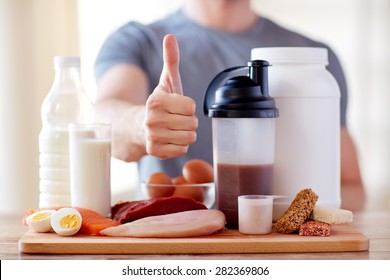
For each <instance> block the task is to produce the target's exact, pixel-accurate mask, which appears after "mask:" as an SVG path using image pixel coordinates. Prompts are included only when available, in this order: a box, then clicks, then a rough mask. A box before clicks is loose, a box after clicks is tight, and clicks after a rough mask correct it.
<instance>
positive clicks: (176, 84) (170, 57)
mask: <svg viewBox="0 0 390 280" xmlns="http://www.w3.org/2000/svg"><path fill="white" fill-rule="evenodd" d="M163 59H164V67H163V70H162V73H161V76H160V86H162V88H163V89H164V90H166V91H168V92H171V93H178V94H183V89H182V86H181V79H180V72H179V62H180V53H179V45H178V43H177V40H176V37H175V36H174V35H172V34H168V35H166V36H165V37H164V42H163Z"/></svg>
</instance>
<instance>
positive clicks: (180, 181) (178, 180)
mask: <svg viewBox="0 0 390 280" xmlns="http://www.w3.org/2000/svg"><path fill="white" fill-rule="evenodd" d="M172 183H173V184H174V185H183V184H187V181H186V179H185V178H184V176H177V177H175V178H173V179H172Z"/></svg>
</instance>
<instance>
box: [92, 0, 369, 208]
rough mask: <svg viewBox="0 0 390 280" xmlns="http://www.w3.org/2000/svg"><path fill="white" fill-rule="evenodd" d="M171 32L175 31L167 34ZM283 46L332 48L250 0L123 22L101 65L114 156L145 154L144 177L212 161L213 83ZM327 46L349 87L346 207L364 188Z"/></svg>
mask: <svg viewBox="0 0 390 280" xmlns="http://www.w3.org/2000/svg"><path fill="white" fill-rule="evenodd" d="M169 33H172V34H174V35H175V36H172V35H168V36H166V37H165V35H166V34H169ZM164 37H165V39H164ZM176 38H177V40H178V41H179V43H180V55H181V63H180V72H179V47H178V44H177V41H176ZM163 39H164V43H163V53H162V49H161V42H162V41H163ZM277 46H279V47H280V46H290V47H293V46H308V47H327V46H326V45H324V44H322V43H319V42H315V41H313V40H310V39H309V38H306V37H304V36H302V35H300V34H297V33H294V32H291V31H289V30H287V29H285V28H282V27H280V26H278V25H277V24H275V23H273V22H272V21H270V20H268V19H265V18H263V17H259V16H258V15H256V14H255V13H254V12H253V11H252V10H251V7H250V1H249V0H213V1H207V0H184V1H183V6H182V10H180V11H178V12H177V13H175V14H173V15H171V16H169V17H168V18H166V19H163V20H160V21H157V22H155V23H152V24H150V25H148V26H144V25H141V24H138V23H134V22H132V23H128V24H127V25H125V26H123V27H122V28H120V29H119V30H118V31H117V32H115V33H114V34H112V35H111V36H110V37H109V38H108V39H107V41H106V42H105V43H104V45H103V46H102V49H101V51H100V53H99V55H98V58H97V61H96V65H95V74H96V78H97V83H98V95H97V100H96V109H97V112H98V117H99V118H101V120H104V121H109V122H111V123H112V130H113V156H115V157H117V158H119V159H122V160H124V161H139V162H138V163H139V171H140V179H141V180H145V179H146V178H147V177H148V176H149V175H150V174H152V173H154V172H158V171H164V172H166V173H168V174H169V175H170V176H172V177H174V176H177V175H178V173H179V172H180V170H181V167H182V166H183V164H184V163H185V162H186V161H187V160H188V159H190V158H201V159H204V160H207V161H209V162H212V143H211V121H210V119H208V118H206V117H204V116H203V112H202V104H203V97H204V93H205V91H206V88H207V86H208V84H209V82H210V81H211V80H212V78H213V77H214V76H215V75H216V74H217V73H219V72H220V71H222V70H224V69H226V68H229V67H232V66H238V65H245V64H246V62H247V61H249V60H250V50H251V49H252V48H255V47H277ZM327 48H328V47H327ZM328 51H329V62H330V63H329V67H328V70H329V71H330V72H331V73H332V74H333V75H334V76H335V78H336V80H337V81H338V83H339V86H340V89H341V93H342V98H341V104H342V106H341V116H342V118H341V126H342V130H341V154H342V160H341V180H342V185H343V188H342V198H343V202H344V201H348V200H347V198H349V197H354V198H353V200H354V201H353V203H351V205H346V206H347V207H348V208H350V209H352V208H355V209H359V208H361V207H362V205H363V200H364V192H363V187H362V183H361V178H360V172H359V168H358V163H357V158H356V153H355V149H354V145H353V142H352V140H351V137H350V135H349V134H348V131H347V129H346V126H345V122H346V120H345V116H346V114H345V111H346V94H347V90H346V84H345V78H344V75H343V72H342V69H341V66H340V63H339V61H338V59H337V57H336V56H335V54H334V53H333V51H332V50H331V49H329V48H328ZM162 57H163V59H161V58H162ZM161 69H163V70H162V73H161ZM183 89H184V92H183ZM344 185H345V186H348V187H345V188H344ZM351 193H353V194H354V195H351ZM344 197H346V198H345V199H344ZM357 198H358V199H357Z"/></svg>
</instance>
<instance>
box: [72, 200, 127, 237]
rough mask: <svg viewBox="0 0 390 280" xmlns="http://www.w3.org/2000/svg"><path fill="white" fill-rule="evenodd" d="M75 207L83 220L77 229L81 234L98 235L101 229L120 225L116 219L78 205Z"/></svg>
mask: <svg viewBox="0 0 390 280" xmlns="http://www.w3.org/2000/svg"><path fill="white" fill-rule="evenodd" d="M76 209H77V210H78V211H79V212H80V214H81V217H82V218H83V222H82V224H81V228H80V230H79V233H81V234H88V235H100V231H101V230H103V229H105V228H108V227H115V226H118V225H120V223H119V222H118V221H115V220H113V219H110V218H107V217H104V216H103V215H100V214H99V213H98V212H95V211H93V210H89V209H85V208H79V207H76Z"/></svg>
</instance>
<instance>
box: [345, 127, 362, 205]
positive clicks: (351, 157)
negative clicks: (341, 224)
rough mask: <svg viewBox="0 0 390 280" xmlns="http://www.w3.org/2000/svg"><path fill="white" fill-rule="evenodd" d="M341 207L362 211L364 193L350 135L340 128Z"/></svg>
mask: <svg viewBox="0 0 390 280" xmlns="http://www.w3.org/2000/svg"><path fill="white" fill-rule="evenodd" d="M340 136H341V207H342V208H344V209H349V210H353V211H359V210H362V209H363V207H364V201H365V192H364V187H363V183H362V179H361V175H360V169H359V164H358V158H357V154H356V149H355V145H354V143H353V141H352V138H351V135H350V134H349V133H348V130H347V129H346V128H345V127H342V128H341V134H340Z"/></svg>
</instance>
